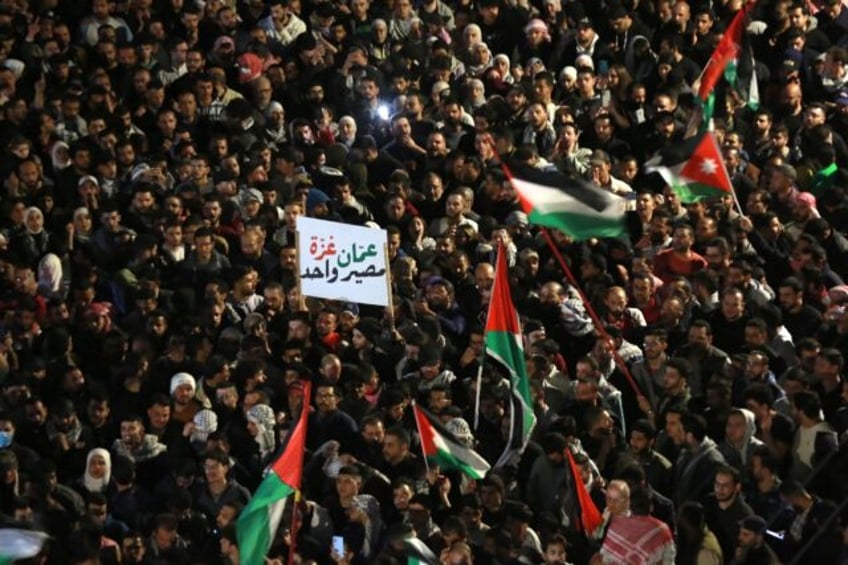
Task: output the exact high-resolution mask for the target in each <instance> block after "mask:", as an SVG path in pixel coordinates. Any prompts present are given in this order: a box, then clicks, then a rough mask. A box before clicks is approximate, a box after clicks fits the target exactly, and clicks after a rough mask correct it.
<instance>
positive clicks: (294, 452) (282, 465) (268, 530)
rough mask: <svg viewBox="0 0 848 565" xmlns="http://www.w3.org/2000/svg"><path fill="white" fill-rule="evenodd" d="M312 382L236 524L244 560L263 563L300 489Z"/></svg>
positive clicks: (249, 562) (242, 559)
mask: <svg viewBox="0 0 848 565" xmlns="http://www.w3.org/2000/svg"><path fill="white" fill-rule="evenodd" d="M310 392H311V386H310V382H309V381H305V382H304V388H303V408H302V409H301V411H300V418H299V419H298V421H297V422H296V423H295V425H294V427H293V428H292V430H291V432H290V433H289V435H288V438H286V445H285V446H284V447H283V450H282V452H281V453H280V456H279V457H278V458H277V460H276V461H274V463H273V464H271V467H270V468H269V469H268V474H267V475H265V478H264V479H263V480H262V483H261V484H260V485H259V488H258V489H256V492H255V493H254V495H253V498H251V499H250V503H249V504H248V505H247V507H245V509H244V510H243V511H242V514H241V516H240V517H239V519H238V522H237V524H236V534H237V537H238V546H239V558H240V560H241V562H242V563H246V564H255V563H259V564H261V563H264V562H265V556H266V555H267V554H268V549H269V548H270V547H271V541H272V540H273V539H274V536H275V535H276V533H277V528H278V527H279V525H280V520H281V519H282V517H283V506H284V505H285V501H286V498H288V497H289V496H290V495H292V494H294V493H295V492H296V491H298V490H299V489H300V481H301V478H302V475H303V454H304V451H305V449H306V422H307V421H308V419H309V400H310Z"/></svg>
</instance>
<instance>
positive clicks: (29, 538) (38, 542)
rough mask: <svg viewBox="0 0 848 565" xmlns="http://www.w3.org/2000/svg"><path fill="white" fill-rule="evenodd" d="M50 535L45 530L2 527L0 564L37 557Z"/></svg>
mask: <svg viewBox="0 0 848 565" xmlns="http://www.w3.org/2000/svg"><path fill="white" fill-rule="evenodd" d="M48 537H49V536H48V535H47V534H45V533H44V532H36V531H34V530H26V529H23V528H2V529H0V565H6V564H7V563H14V562H15V561H17V560H19V559H30V558H32V557H35V556H36V555H38V554H39V553H41V549H42V548H43V547H44V542H45V541H47V538H48Z"/></svg>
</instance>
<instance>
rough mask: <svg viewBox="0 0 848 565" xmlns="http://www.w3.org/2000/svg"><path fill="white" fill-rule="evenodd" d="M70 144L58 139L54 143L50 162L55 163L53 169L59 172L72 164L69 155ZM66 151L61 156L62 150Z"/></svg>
mask: <svg viewBox="0 0 848 565" xmlns="http://www.w3.org/2000/svg"><path fill="white" fill-rule="evenodd" d="M69 149H70V148H69V146H68V144H67V143H65V142H64V141H57V142H56V143H54V144H53V147H51V148H50V162H51V163H53V170H54V171H56V172H57V173H58V172H59V171H61V170H64V169H66V168H68V166H69V165H70V164H71V158H70V157H69V156H68V150H69ZM63 150H64V151H65V155H64V156H60V155H59V152H60V151H63Z"/></svg>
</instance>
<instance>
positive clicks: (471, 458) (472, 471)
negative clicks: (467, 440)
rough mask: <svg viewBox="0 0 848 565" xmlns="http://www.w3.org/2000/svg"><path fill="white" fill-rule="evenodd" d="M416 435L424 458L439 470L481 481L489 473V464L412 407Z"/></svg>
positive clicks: (427, 416) (432, 417)
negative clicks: (419, 440)
mask: <svg viewBox="0 0 848 565" xmlns="http://www.w3.org/2000/svg"><path fill="white" fill-rule="evenodd" d="M413 411H414V413H415V423H416V425H417V426H418V435H420V436H421V451H423V452H424V457H426V458H427V460H428V461H431V462H433V463H435V464H436V465H438V466H439V468H441V469H456V470H458V471H461V472H463V473H465V474H466V475H468V476H469V477H470V478H472V479H482V478H483V477H485V476H486V473H487V472H488V471H489V468H490V467H489V464H488V463H486V460H485V459H483V458H482V457H481V456H480V455H479V454H478V453H477V452H476V451H474V450H473V449H471V448H469V447H466V446H464V445H463V444H462V442H460V441H459V440H458V439H457V438H456V437H454V435H453V434H452V433H450V432H449V431H448V430H446V429H445V428H444V427H442V425H441V424H440V423H439V421H438V420H437V419H436V417H435V416H433V415H431V414H430V413H429V412H427V411H426V410H424V409H423V408H421V407H419V406H418V405H417V404H416V405H415V406H413Z"/></svg>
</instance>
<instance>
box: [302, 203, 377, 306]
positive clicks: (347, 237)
mask: <svg viewBox="0 0 848 565" xmlns="http://www.w3.org/2000/svg"><path fill="white" fill-rule="evenodd" d="M297 238H298V244H297V247H298V249H297V253H298V268H299V269H300V292H301V293H302V294H303V295H304V296H313V297H316V298H328V299H331V300H343V301H346V302H359V303H362V304H374V305H377V306H388V305H389V304H390V299H391V297H390V295H389V282H388V281H389V279H388V276H389V273H388V272H387V271H386V265H387V261H386V241H387V234H386V230H380V229H373V228H365V227H361V226H351V225H348V224H341V223H338V222H328V221H326V220H316V219H315V218H305V217H300V218H298V219H297Z"/></svg>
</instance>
